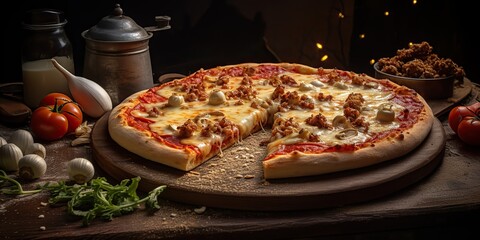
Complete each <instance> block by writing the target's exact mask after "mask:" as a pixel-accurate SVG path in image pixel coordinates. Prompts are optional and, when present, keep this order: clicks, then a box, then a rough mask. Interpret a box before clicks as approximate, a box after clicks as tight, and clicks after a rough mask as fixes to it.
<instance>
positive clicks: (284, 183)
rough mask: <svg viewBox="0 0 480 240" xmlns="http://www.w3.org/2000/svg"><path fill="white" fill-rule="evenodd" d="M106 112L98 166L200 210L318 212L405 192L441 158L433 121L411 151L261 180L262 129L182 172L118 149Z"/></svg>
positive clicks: (97, 129) (96, 144)
mask: <svg viewBox="0 0 480 240" xmlns="http://www.w3.org/2000/svg"><path fill="white" fill-rule="evenodd" d="M108 115H109V114H108V113H107V114H105V115H104V116H103V117H101V118H100V119H99V120H98V121H97V123H96V124H95V126H94V128H93V131H92V142H91V146H92V149H93V157H94V159H95V160H96V161H97V163H98V165H99V166H100V167H101V168H102V169H103V170H104V171H105V172H106V173H108V174H110V175H111V176H112V177H113V178H115V179H117V180H119V181H120V180H122V179H126V178H132V177H135V176H140V177H141V178H142V180H141V181H140V185H139V188H140V189H141V190H143V191H150V190H152V189H153V188H155V187H157V186H159V185H167V188H166V190H165V192H164V193H162V195H161V196H162V197H163V198H165V199H168V200H173V201H177V202H183V203H188V204H194V205H198V206H207V207H218V208H227V209H242V210H269V211H281V210H300V209H318V208H326V207H333V206H340V205H345V204H351V203H356V202H362V201H367V200H371V199H375V198H379V197H382V196H385V195H387V194H390V193H393V192H396V191H398V190H400V189H402V188H405V187H407V186H409V185H411V184H413V183H415V182H417V181H419V180H421V179H422V178H424V177H425V176H427V175H428V174H430V173H431V172H432V171H434V170H435V168H436V167H437V166H438V165H439V164H440V163H441V161H442V159H443V156H444V146H445V143H446V137H445V132H444V130H443V127H442V125H441V123H440V121H438V119H436V120H435V122H434V125H433V128H432V131H431V132H430V134H429V136H428V138H427V139H426V140H425V141H424V142H423V143H422V145H420V146H419V147H418V148H417V149H416V150H415V151H413V152H412V153H410V154H408V155H406V156H404V157H402V158H400V159H395V160H391V161H388V162H384V163H381V164H377V165H375V166H369V167H365V168H361V169H355V170H347V171H343V172H339V173H332V174H325V175H321V176H312V177H300V178H290V179H277V180H265V179H264V178H263V172H262V168H261V166H262V165H261V159H263V157H264V156H265V154H266V151H265V148H264V147H260V146H259V143H260V142H261V141H262V140H265V139H267V138H268V136H269V133H268V132H266V131H260V132H258V133H256V134H253V136H251V137H249V138H247V139H244V140H243V141H242V142H240V143H238V144H235V145H234V146H232V147H230V148H229V149H227V150H225V151H224V152H223V153H224V156H223V157H215V158H212V159H210V160H209V161H208V162H206V163H204V164H203V165H201V166H199V167H197V168H196V169H194V171H191V172H183V171H181V170H177V169H173V168H171V167H168V166H164V165H162V164H159V163H156V162H153V161H149V160H146V159H144V158H141V157H139V156H138V155H135V154H133V153H130V152H129V151H127V150H125V149H124V148H122V147H120V146H119V145H117V144H116V143H115V142H114V141H113V140H112V139H111V138H110V135H109V134H108V126H107V124H108Z"/></svg>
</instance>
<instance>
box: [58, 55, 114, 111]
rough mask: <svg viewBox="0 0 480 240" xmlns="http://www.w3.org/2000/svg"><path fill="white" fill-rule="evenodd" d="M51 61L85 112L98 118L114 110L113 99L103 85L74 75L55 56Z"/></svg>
mask: <svg viewBox="0 0 480 240" xmlns="http://www.w3.org/2000/svg"><path fill="white" fill-rule="evenodd" d="M51 61H52V63H53V65H54V66H55V67H56V68H57V69H58V71H60V72H61V73H62V74H63V75H64V76H65V78H66V79H67V82H68V88H69V89H70V92H71V93H72V96H73V98H74V99H75V101H76V102H77V103H78V104H80V106H82V111H83V112H84V113H86V114H87V115H88V116H90V117H93V118H98V117H101V116H102V115H103V114H104V113H105V112H107V111H110V110H112V99H111V98H110V95H108V93H107V91H106V90H105V89H104V88H103V87H102V86H100V85H99V84H98V83H96V82H94V81H92V80H90V79H86V78H83V77H79V76H75V75H73V74H72V73H70V72H69V71H68V70H66V69H65V68H64V67H63V66H62V65H60V64H59V63H58V62H57V61H56V60H55V59H53V58H52V59H51Z"/></svg>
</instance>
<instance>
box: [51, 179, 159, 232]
mask: <svg viewBox="0 0 480 240" xmlns="http://www.w3.org/2000/svg"><path fill="white" fill-rule="evenodd" d="M140 179H141V178H140V177H134V178H132V179H125V180H122V181H121V182H120V183H119V184H117V185H112V184H110V183H108V182H107V180H106V179H105V178H103V177H99V178H96V179H92V180H90V182H88V183H85V184H83V185H78V184H75V185H67V184H66V183H65V182H58V184H55V185H53V184H50V185H49V186H47V187H46V189H48V190H49V191H50V194H51V197H50V199H49V203H50V204H57V203H61V202H67V206H68V213H70V214H72V215H74V216H80V217H82V218H83V223H82V224H83V226H88V225H90V223H91V222H92V220H94V219H95V218H97V217H100V218H102V219H105V220H112V219H113V218H114V217H117V216H121V215H124V214H127V213H130V212H133V211H134V210H135V209H137V208H139V207H140V204H142V203H145V207H146V208H147V209H148V210H157V209H159V208H160V205H159V204H158V196H159V195H160V193H162V192H163V190H164V189H165V188H166V186H165V185H163V186H159V187H157V188H155V189H153V190H152V191H150V192H149V193H148V195H147V196H146V197H144V198H140V197H139V196H138V195H137V193H136V190H137V187H138V183H139V182H140Z"/></svg>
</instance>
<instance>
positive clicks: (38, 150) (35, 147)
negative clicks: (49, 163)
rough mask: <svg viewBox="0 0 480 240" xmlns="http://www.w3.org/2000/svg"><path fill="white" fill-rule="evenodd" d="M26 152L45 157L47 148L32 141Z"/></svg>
mask: <svg viewBox="0 0 480 240" xmlns="http://www.w3.org/2000/svg"><path fill="white" fill-rule="evenodd" d="M28 154H37V155H38V156H40V157H42V158H45V157H46V156H47V150H46V149H45V147H44V146H43V145H42V144H40V143H33V144H32V147H31V148H30V151H29V152H28Z"/></svg>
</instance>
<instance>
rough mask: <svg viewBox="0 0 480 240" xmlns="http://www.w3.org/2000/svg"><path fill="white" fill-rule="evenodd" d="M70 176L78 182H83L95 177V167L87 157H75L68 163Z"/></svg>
mask: <svg viewBox="0 0 480 240" xmlns="http://www.w3.org/2000/svg"><path fill="white" fill-rule="evenodd" d="M67 173H68V177H69V178H70V179H71V180H73V181H75V182H76V183H78V184H83V183H86V182H88V181H90V179H92V178H93V175H94V174H95V168H94V167H93V164H92V163H91V162H90V161H89V160H87V159H85V158H74V159H72V160H70V161H69V162H68V163H67Z"/></svg>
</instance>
